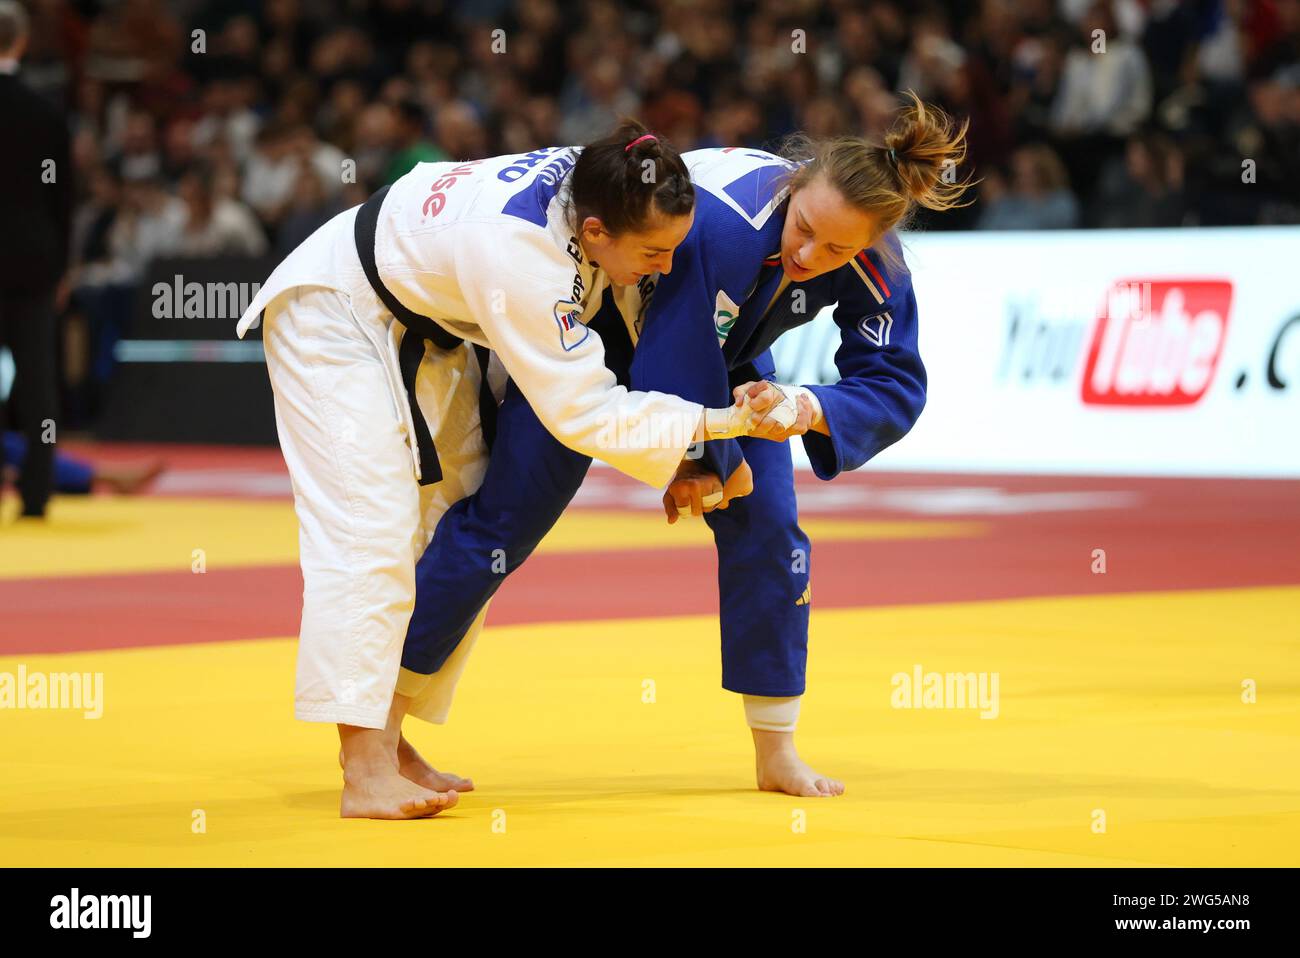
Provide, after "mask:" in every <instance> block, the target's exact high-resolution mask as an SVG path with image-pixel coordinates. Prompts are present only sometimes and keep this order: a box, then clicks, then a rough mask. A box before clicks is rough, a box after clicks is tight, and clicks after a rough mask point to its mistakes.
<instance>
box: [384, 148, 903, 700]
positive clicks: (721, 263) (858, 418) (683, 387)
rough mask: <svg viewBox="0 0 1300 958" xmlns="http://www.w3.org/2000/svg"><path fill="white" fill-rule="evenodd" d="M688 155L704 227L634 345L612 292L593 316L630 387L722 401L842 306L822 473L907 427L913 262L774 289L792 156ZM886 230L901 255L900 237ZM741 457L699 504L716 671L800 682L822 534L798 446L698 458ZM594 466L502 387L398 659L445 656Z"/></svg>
mask: <svg viewBox="0 0 1300 958" xmlns="http://www.w3.org/2000/svg"><path fill="white" fill-rule="evenodd" d="M686 160H687V163H688V165H689V166H690V167H691V176H692V180H693V181H694V182H695V185H696V191H697V201H696V213H695V223H694V225H693V227H692V229H691V232H690V234H689V235H688V236H687V238H686V240H685V242H684V243H683V244H682V245H681V246H680V247H678V249H677V251H676V252H675V254H674V263H673V269H672V272H671V273H669V274H668V275H665V276H662V277H661V278H660V279H659V281H658V283H657V285H655V286H654V288H653V289H650V288H648V287H647V288H643V289H642V297H641V303H642V313H641V315H640V316H638V317H636V319H635V324H636V326H637V327H638V328H639V331H640V335H639V338H638V340H637V343H636V346H635V351H631V342H630V339H629V338H628V336H627V331H626V328H625V326H624V317H623V316H622V315H620V313H619V311H618V310H617V309H616V308H614V305H613V302H612V299H611V298H607V300H606V303H605V305H604V307H603V308H602V310H601V312H600V314H599V315H598V316H597V318H596V319H595V320H594V321H593V322H592V324H591V326H592V328H593V329H594V330H595V331H596V332H598V333H599V334H600V335H601V337H602V339H603V340H604V342H605V346H606V353H607V358H608V361H609V363H610V367H611V369H613V370H614V372H615V374H616V375H617V376H618V377H619V381H620V382H621V383H623V384H624V385H627V386H628V387H629V388H631V389H638V390H650V389H653V390H659V391H662V392H668V393H675V394H677V395H680V396H682V397H684V398H686V399H689V400H693V401H695V402H700V403H703V404H705V405H706V406H715V407H716V406H723V405H727V404H729V403H730V402H731V387H732V386H734V385H738V384H739V383H742V382H746V381H749V380H758V379H773V378H774V376H775V374H774V370H773V366H772V357H771V352H770V347H771V345H772V343H774V342H775V341H776V340H777V338H778V337H780V335H781V334H782V333H784V332H785V331H787V330H789V329H793V328H794V327H796V326H799V325H802V324H803V323H807V322H809V321H811V320H812V319H813V318H814V317H815V316H816V315H817V314H818V312H820V311H821V309H822V308H823V307H825V306H829V305H831V304H836V306H835V310H834V313H833V318H834V321H835V324H836V325H837V326H838V327H839V329H840V347H839V349H838V351H837V352H836V355H835V363H836V367H837V369H838V370H839V373H840V377H841V378H840V380H839V382H837V383H835V384H834V385H830V386H811V387H810V388H811V389H812V390H813V391H814V392H815V393H816V395H817V398H818V400H819V401H820V403H821V406H822V411H823V414H824V415H825V418H826V422H827V424H828V426H829V429H830V433H831V435H830V436H823V435H821V434H820V433H813V432H809V433H807V434H806V435H805V436H804V437H803V440H804V446H805V449H806V450H807V452H808V457H809V459H810V460H811V463H812V467H813V471H814V473H815V474H816V475H817V476H818V477H819V478H822V479H831V478H833V477H834V476H836V475H838V474H839V473H840V472H842V471H844V470H851V469H856V468H858V467H859V466H861V465H862V464H863V463H865V462H866V461H867V460H868V459H870V458H871V457H872V456H874V455H876V453H878V452H880V451H881V450H882V449H884V448H886V447H887V446H889V445H890V444H892V443H894V442H896V441H897V440H898V439H899V438H901V437H902V436H903V435H905V434H906V433H907V431H908V430H909V429H911V427H912V425H913V423H915V421H916V418H917V417H918V416H919V415H920V412H921V409H922V407H923V406H924V404H925V386H926V379H925V369H924V366H923V365H922V363H921V358H920V355H919V354H918V352H917V312H916V302H915V299H914V298H913V296H912V288H911V282H910V277H909V276H908V274H907V272H906V269H905V268H903V267H901V265H900V266H892V265H889V263H888V262H887V261H886V259H885V258H884V257H882V256H881V254H880V253H879V252H878V251H876V250H874V249H872V250H863V251H861V252H860V253H859V254H858V255H857V256H856V257H855V258H854V260H853V261H851V262H850V263H849V264H847V265H846V266H844V267H842V268H840V269H838V270H835V271H834V272H832V273H828V274H825V275H822V276H818V277H816V278H814V279H812V280H810V281H808V282H805V283H791V284H790V285H789V286H788V287H787V288H786V289H784V290H783V291H781V294H780V295H779V296H778V297H776V298H775V299H774V298H773V296H774V294H775V293H776V291H777V290H778V289H779V285H780V282H781V279H782V270H781V266H780V262H779V256H778V255H777V254H778V253H779V250H780V236H781V230H782V227H783V224H784V219H785V212H786V207H787V200H788V194H787V191H786V190H785V189H784V187H783V181H784V176H785V174H786V173H787V172H788V170H789V166H788V165H787V164H786V163H785V162H784V161H783V160H781V159H779V158H778V157H775V156H773V155H771V154H768V153H763V152H761V151H755V150H700V151H696V152H694V153H689V154H687V155H686ZM885 242H886V244H887V245H888V247H889V249H890V252H891V253H892V256H893V259H894V260H895V261H896V262H897V263H898V264H901V263H902V253H901V249H900V248H899V245H898V240H897V238H896V237H893V236H890V237H889V238H888V239H887V240H886V241H885ZM769 304H770V305H769ZM710 319H712V321H710ZM629 353H630V363H628V362H626V360H627V357H628V354H629ZM742 456H743V457H744V459H745V461H746V462H748V463H749V465H750V468H751V469H752V470H753V476H754V491H753V493H752V494H751V495H749V496H746V497H743V498H741V499H736V500H733V501H732V502H731V503H730V505H729V506H728V508H727V509H725V510H716V511H714V512H712V513H709V514H708V515H706V517H705V521H706V522H707V523H708V524H709V527H710V528H711V529H712V531H713V534H714V541H715V543H716V545H717V549H718V566H719V571H718V584H719V590H720V594H721V607H720V627H721V633H722V672H723V674H722V684H723V687H724V688H726V689H729V690H731V691H733V692H740V693H746V694H751V695H763V696H781V697H785V696H792V695H800V694H802V693H803V691H804V668H805V663H806V659H807V640H808V613H809V608H810V605H809V602H808V584H809V569H810V562H811V546H810V543H809V541H808V538H807V536H806V535H804V533H803V531H802V530H801V529H800V528H799V523H798V509H797V504H796V501H795V493H794V471H793V466H792V462H791V456H790V449H789V445H788V444H787V443H776V442H771V441H768V440H764V439H754V438H743V439H738V440H724V441H715V442H708V443H704V444H703V445H702V462H703V464H704V465H705V467H706V468H708V469H710V470H711V471H713V472H715V473H717V474H718V475H719V476H720V477H721V478H722V479H723V480H724V481H725V480H726V479H727V478H728V477H729V476H730V475H731V473H732V471H734V469H735V468H736V467H737V466H738V465H739V463H740V460H741V457H742ZM590 464H591V460H590V459H589V458H587V457H585V456H582V455H580V454H578V453H575V452H573V451H572V450H570V449H567V448H566V447H564V446H563V445H561V444H560V443H559V442H558V441H556V440H555V439H554V438H553V437H552V436H551V435H550V434H549V433H548V432H547V431H546V429H545V428H544V427H543V426H542V425H541V423H540V421H539V420H538V419H537V416H536V415H535V414H534V413H533V411H532V410H531V409H530V408H529V407H528V404H527V403H526V402H524V400H523V397H522V396H521V395H520V393H519V392H518V390H517V389H515V388H514V387H513V385H511V386H510V387H508V388H507V392H506V396H505V399H504V401H503V403H502V405H501V407H500V411H499V414H498V420H497V435H496V440H495V442H494V444H493V448H492V455H491V460H490V463H489V465H488V469H487V474H486V476H485V478H484V481H483V485H482V487H481V488H480V489H479V491H478V492H477V493H476V494H475V495H473V496H470V497H469V498H468V499H465V500H463V501H461V502H458V503H457V504H455V505H454V506H452V507H451V508H450V509H449V510H448V511H447V513H446V515H444V517H443V519H442V521H441V523H440V524H439V526H438V529H437V533H436V534H435V536H434V538H433V541H432V542H431V543H430V544H429V547H428V548H427V550H426V551H425V553H424V555H423V556H422V557H421V559H420V561H419V563H418V564H417V567H416V602H415V610H414V612H413V614H412V616H411V622H410V627H409V629H408V632H407V639H406V645H405V649H404V652H403V660H402V664H403V666H404V667H405V668H407V669H409V670H411V671H413V672H419V673H426V674H427V673H431V672H435V671H437V670H438V669H439V668H440V667H441V665H442V663H443V662H444V661H445V660H446V658H447V656H448V655H450V654H451V652H452V650H453V649H455V647H456V645H457V643H458V642H459V641H460V639H461V638H462V637H463V636H464V635H465V633H466V632H467V631H468V629H469V626H470V624H471V623H472V622H473V620H474V618H475V617H476V615H477V614H478V611H479V609H480V608H481V607H482V605H483V603H484V602H486V601H487V600H488V599H489V598H491V596H492V595H493V594H494V593H495V592H496V590H497V588H499V587H500V585H501V583H502V582H503V581H504V579H505V576H506V575H508V574H509V572H511V571H513V570H514V569H516V568H517V567H518V566H519V564H520V563H522V562H523V561H524V560H525V559H526V558H527V557H528V556H529V555H530V554H531V552H532V550H533V549H534V548H535V547H536V545H537V543H538V542H540V541H541V539H542V538H543V537H544V536H545V535H546V533H547V532H548V531H549V530H550V529H551V527H552V526H553V525H554V523H555V521H556V520H557V519H558V518H559V516H560V513H562V512H563V511H564V508H565V507H566V506H567V505H568V504H569V502H570V501H571V500H572V498H573V496H574V495H575V494H576V492H577V490H578V487H579V486H580V485H581V483H582V479H583V477H584V476H585V475H586V472H587V468H588V467H589V466H590Z"/></svg>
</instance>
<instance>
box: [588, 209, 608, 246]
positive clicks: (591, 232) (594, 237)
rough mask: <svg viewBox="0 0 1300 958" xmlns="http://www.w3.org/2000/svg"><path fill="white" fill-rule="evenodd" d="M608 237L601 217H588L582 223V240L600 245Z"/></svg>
mask: <svg viewBox="0 0 1300 958" xmlns="http://www.w3.org/2000/svg"><path fill="white" fill-rule="evenodd" d="M607 235H608V233H607V231H606V230H605V224H604V223H602V222H601V221H600V218H599V217H596V216H588V217H587V218H586V219H584V220H583V221H582V238H583V239H585V240H586V241H587V242H589V243H592V242H595V243H599V242H601V241H602V240H603V239H604V238H605V237H606V236H607Z"/></svg>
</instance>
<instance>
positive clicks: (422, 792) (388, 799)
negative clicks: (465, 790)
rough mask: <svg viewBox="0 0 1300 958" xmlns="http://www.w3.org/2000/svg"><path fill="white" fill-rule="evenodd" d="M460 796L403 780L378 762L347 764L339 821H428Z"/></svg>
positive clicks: (385, 765) (392, 770) (385, 761)
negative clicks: (376, 819)
mask: <svg viewBox="0 0 1300 958" xmlns="http://www.w3.org/2000/svg"><path fill="white" fill-rule="evenodd" d="M459 800H460V797H459V796H458V795H457V794H456V792H455V791H454V790H453V791H447V792H437V791H433V790H431V789H428V788H423V787H421V786H419V785H417V784H416V783H415V782H412V781H411V780H410V779H408V778H406V777H405V776H404V775H402V774H401V773H400V772H398V771H397V768H396V767H395V766H393V765H390V764H389V763H388V760H387V757H385V758H384V759H383V760H382V761H381V762H378V763H375V764H373V765H367V764H365V763H363V762H358V761H353V762H349V763H348V764H347V765H346V766H345V767H344V769H343V797H342V799H341V800H340V802H339V815H340V817H342V818H382V819H402V818H428V817H429V816H430V815H437V814H438V813H439V812H442V811H446V810H447V809H449V808H453V807H454V806H455V805H456V803H457V802H458V801H459Z"/></svg>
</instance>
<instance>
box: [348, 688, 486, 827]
mask: <svg viewBox="0 0 1300 958" xmlns="http://www.w3.org/2000/svg"><path fill="white" fill-rule="evenodd" d="M410 701H411V700H410V699H409V698H407V697H406V696H404V695H394V696H393V704H392V706H391V707H390V708H389V711H388V720H387V724H386V725H385V727H384V728H381V729H374V728H361V727H359V726H355V725H340V726H339V727H338V728H339V743H340V744H341V745H342V749H341V751H340V752H339V764H340V765H342V766H343V796H342V798H341V799H340V801H339V815H340V816H342V817H343V818H384V819H394V818H427V817H428V816H430V815H436V814H438V813H439V812H441V811H446V810H447V809H449V808H452V807H453V806H455V804H456V803H457V802H458V801H460V796H459V795H457V794H456V791H455V790H454V789H447V790H445V791H443V790H438V789H432V788H428V787H426V786H423V785H420V784H418V783H417V782H413V781H411V779H409V778H407V777H406V776H405V775H403V774H402V772H401V770H400V768H399V763H398V760H397V746H398V743H399V742H400V741H401V738H402V719H403V718H405V717H406V709H407V707H408V706H409V705H410Z"/></svg>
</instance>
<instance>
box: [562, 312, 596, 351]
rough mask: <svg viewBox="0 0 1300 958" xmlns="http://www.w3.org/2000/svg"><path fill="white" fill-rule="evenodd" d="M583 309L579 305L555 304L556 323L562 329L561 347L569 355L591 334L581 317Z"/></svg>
mask: <svg viewBox="0 0 1300 958" xmlns="http://www.w3.org/2000/svg"><path fill="white" fill-rule="evenodd" d="M581 315H582V307H581V306H580V305H579V304H578V303H574V302H570V301H568V300H564V299H562V300H560V301H559V302H558V303H556V304H555V322H556V325H558V326H559V327H560V346H561V348H563V349H564V351H565V352H566V353H567V352H568V351H569V350H571V349H576V348H577V347H579V346H581V345H582V344H583V343H584V342H585V341H586V339H587V336H588V334H589V333H590V332H591V330H589V329H588V328H587V327H586V326H585V325H583V323H582V320H581V319H579V317H580V316H581Z"/></svg>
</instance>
